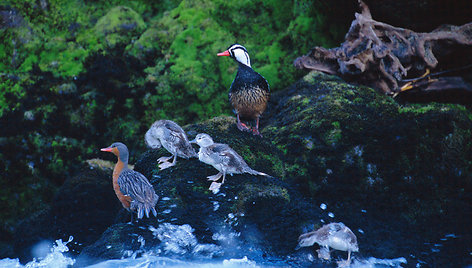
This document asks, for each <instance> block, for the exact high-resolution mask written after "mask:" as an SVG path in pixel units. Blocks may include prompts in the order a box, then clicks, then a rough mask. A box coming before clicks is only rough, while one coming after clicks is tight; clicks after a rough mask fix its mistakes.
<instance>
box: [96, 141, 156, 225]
mask: <svg viewBox="0 0 472 268" xmlns="http://www.w3.org/2000/svg"><path fill="white" fill-rule="evenodd" d="M101 151H103V152H110V153H113V154H114V155H116V157H118V162H116V165H115V168H114V169H113V190H115V194H116V197H118V199H119V200H120V202H121V204H122V205H123V207H124V208H126V209H127V210H128V211H130V212H131V222H133V211H136V212H137V213H138V219H141V218H142V217H143V216H144V214H146V217H148V218H149V212H152V214H154V217H156V216H157V211H156V209H155V208H154V207H155V206H156V204H157V200H158V199H159V197H158V196H157V194H156V192H154V188H153V187H152V185H151V183H149V181H148V180H147V179H146V177H144V175H143V174H141V173H139V172H137V171H134V170H131V169H129V168H128V158H129V152H128V148H127V147H126V145H124V144H123V143H121V142H115V143H113V144H112V145H110V146H109V147H107V148H102V149H101Z"/></svg>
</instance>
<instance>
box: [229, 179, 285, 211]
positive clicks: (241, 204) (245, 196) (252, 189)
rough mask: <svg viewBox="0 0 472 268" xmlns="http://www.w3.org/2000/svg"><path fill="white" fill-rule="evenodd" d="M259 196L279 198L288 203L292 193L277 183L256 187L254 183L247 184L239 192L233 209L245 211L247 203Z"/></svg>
mask: <svg viewBox="0 0 472 268" xmlns="http://www.w3.org/2000/svg"><path fill="white" fill-rule="evenodd" d="M259 198H271V199H276V198H278V199H281V200H283V201H285V202H287V203H289V202H290V195H289V193H288V191H287V189H285V188H282V187H280V186H275V185H269V186H262V187H261V186H257V187H256V186H254V185H250V184H246V185H245V186H244V189H243V190H241V191H240V192H239V194H238V199H237V202H236V203H235V206H234V208H233V210H234V211H235V212H244V210H245V207H246V205H247V204H249V203H250V202H251V203H252V202H253V201H254V200H256V199H259Z"/></svg>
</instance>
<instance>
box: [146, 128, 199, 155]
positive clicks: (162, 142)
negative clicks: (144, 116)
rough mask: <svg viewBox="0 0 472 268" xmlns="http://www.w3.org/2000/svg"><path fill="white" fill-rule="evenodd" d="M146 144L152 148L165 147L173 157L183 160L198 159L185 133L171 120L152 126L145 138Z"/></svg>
mask: <svg viewBox="0 0 472 268" xmlns="http://www.w3.org/2000/svg"><path fill="white" fill-rule="evenodd" d="M144 140H145V142H146V144H147V145H148V146H149V147H151V148H161V146H162V147H164V148H165V149H166V150H167V151H168V152H169V153H171V154H172V155H177V156H179V157H181V158H186V159H188V158H191V157H197V153H196V152H195V149H193V147H192V145H190V142H189V140H188V138H187V135H186V134H185V131H184V130H183V129H182V128H181V127H180V126H179V125H178V124H177V123H175V122H173V121H171V120H158V121H156V122H154V124H152V125H151V127H150V128H149V130H148V131H147V132H146V135H145V136H144Z"/></svg>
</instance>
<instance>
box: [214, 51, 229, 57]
mask: <svg viewBox="0 0 472 268" xmlns="http://www.w3.org/2000/svg"><path fill="white" fill-rule="evenodd" d="M216 56H230V54H229V51H228V50H226V51H224V52H221V53H218V54H216Z"/></svg>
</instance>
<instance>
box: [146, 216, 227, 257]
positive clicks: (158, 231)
mask: <svg viewBox="0 0 472 268" xmlns="http://www.w3.org/2000/svg"><path fill="white" fill-rule="evenodd" d="M149 230H150V231H151V232H152V234H153V235H154V236H155V237H156V238H157V239H159V240H160V241H161V245H162V247H163V251H164V252H166V253H173V254H178V255H184V254H189V253H190V254H191V255H193V256H199V257H210V258H211V257H214V256H215V255H221V254H222V249H221V247H220V246H217V245H214V244H199V243H198V241H197V238H196V237H195V235H194V234H193V231H194V229H193V228H192V227H191V226H190V225H188V224H184V225H173V224H171V223H163V224H160V225H159V227H158V228H155V227H153V226H150V227H149Z"/></svg>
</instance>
